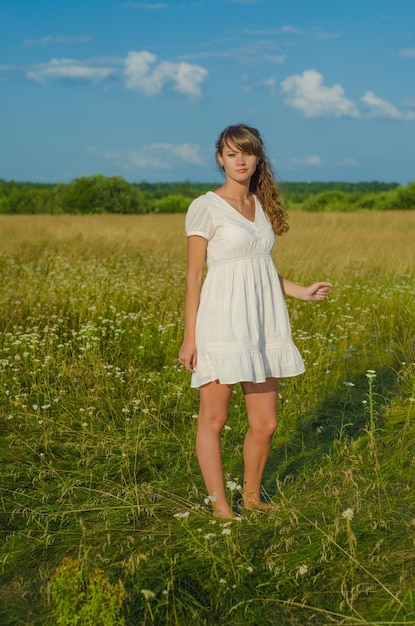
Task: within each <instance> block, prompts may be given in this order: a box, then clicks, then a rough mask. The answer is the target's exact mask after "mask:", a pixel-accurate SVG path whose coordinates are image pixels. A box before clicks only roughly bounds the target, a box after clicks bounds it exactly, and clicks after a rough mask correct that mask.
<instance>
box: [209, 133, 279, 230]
mask: <svg viewBox="0 0 415 626" xmlns="http://www.w3.org/2000/svg"><path fill="white" fill-rule="evenodd" d="M215 145H216V162H217V164H218V166H219V167H220V169H222V168H221V166H220V163H219V161H218V155H219V154H222V152H223V150H224V148H225V146H226V145H227V146H230V145H233V146H235V148H238V149H239V150H242V151H243V152H245V153H246V154H254V155H255V156H256V157H257V158H258V159H259V163H258V165H257V168H256V170H255V172H254V174H253V176H252V178H251V182H250V185H249V190H250V192H251V193H254V194H255V195H256V197H257V198H258V200H259V201H260V203H261V205H262V208H263V209H264V212H265V215H266V216H267V217H268V219H269V221H270V222H271V226H272V229H273V231H274V232H275V234H276V235H283V234H284V233H286V232H287V230H288V222H287V213H286V211H285V208H284V203H283V200H282V198H281V195H280V189H279V187H278V185H277V184H276V182H275V177H274V172H273V170H272V166H271V163H270V162H269V159H268V158H267V156H266V154H265V149H264V142H263V141H262V137H261V135H260V134H259V131H258V130H257V129H256V128H252V127H250V126H246V125H245V124H236V125H235V126H227V127H226V128H225V130H223V131H222V132H221V134H220V135H219V138H218V140H217V142H216V144H215Z"/></svg>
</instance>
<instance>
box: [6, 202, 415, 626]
mask: <svg viewBox="0 0 415 626" xmlns="http://www.w3.org/2000/svg"><path fill="white" fill-rule="evenodd" d="M183 219H184V218H183V216H180V215H179V216H176V215H169V216H161V215H160V216H153V215H152V216H137V217H132V216H131V217H115V216H99V217H98V216H83V217H68V216H59V217H57V216H55V217H53V216H49V217H44V216H38V217H13V216H0V245H1V249H2V253H1V255H0V276H1V282H0V332H1V338H0V402H1V421H0V453H1V493H0V498H1V500H0V502H1V507H0V521H1V546H0V563H1V588H0V623H1V624H42V625H43V624H47V623H50V624H62V625H66V624H91V625H92V624H94V626H95V625H99V624H103V625H106V626H109V625H112V624H114V625H115V624H134V625H136V624H160V625H162V624H163V625H164V624H178V625H182V624H183V625H185V624H188V623H189V622H191V621H193V622H194V623H195V624H226V625H228V624H236V625H239V624H241V625H242V624H248V625H252V626H253V625H255V626H257V625H259V624H261V625H262V624H271V625H285V624H289V625H291V624H293V625H298V626H304V624H308V623H313V624H319V625H320V624H329V623H336V624H415V571H414V568H413V554H414V543H415V505H414V498H413V493H414V489H415V467H414V454H413V450H414V447H415V428H414V424H413V416H414V402H415V371H414V370H415V365H414V362H415V357H414V341H413V334H414V333H413V329H414V327H415V308H414V269H413V268H414V261H415V248H414V246H413V241H414V230H415V215H413V214H412V213H408V212H406V213H401V214H399V213H393V214H387V213H382V214H373V213H370V214H363V213H361V214H339V215H335V214H317V215H315V214H299V213H295V214H293V215H292V219H291V230H290V232H289V233H288V235H286V236H285V237H283V238H282V239H281V240H279V241H278V245H277V247H276V250H275V258H276V262H277V266H278V269H279V271H280V272H281V273H283V274H285V275H287V276H288V277H290V278H292V279H294V280H299V281H304V282H306V281H313V280H315V279H318V278H321V279H325V278H329V279H330V280H331V281H332V282H333V284H334V288H333V292H332V295H331V296H330V299H329V300H328V301H327V302H325V303H321V304H314V305H310V304H304V303H301V302H298V301H289V302H288V305H289V310H290V315H291V320H292V326H293V334H294V336H295V340H296V342H297V344H298V346H299V348H300V350H301V352H302V353H303V355H304V357H305V359H306V364H307V372H306V374H305V375H303V376H301V377H299V378H295V379H292V380H286V381H283V382H282V384H281V387H280V406H279V421H280V426H279V429H278V432H277V434H276V436H275V438H274V443H273V448H272V452H271V455H270V459H269V463H268V465H267V469H266V473H265V477H264V496H265V497H266V498H268V499H270V500H271V501H272V502H273V503H274V504H275V511H274V512H272V513H268V512H266V513H261V514H259V513H254V512H242V517H243V519H242V521H241V522H231V523H229V522H222V521H220V520H215V519H212V517H211V514H210V510H209V507H208V506H207V505H206V504H205V501H204V500H205V495H206V494H205V493H204V488H203V482H202V479H201V476H200V473H199V471H198V468H197V463H196V459H195V454H194V445H193V440H194V432H195V426H196V413H197V407H198V401H197V393H195V392H194V391H192V390H190V388H189V380H188V377H187V375H186V374H185V373H184V372H183V371H182V370H181V369H180V368H179V367H178V364H177V352H178V348H179V345H180V342H181V336H182V300H183V289H184V275H185V241H184V236H183ZM245 429H246V419H245V414H244V406H243V398H242V396H241V392H240V390H239V388H236V389H235V392H234V397H233V401H232V403H231V410H230V418H229V421H228V425H227V427H226V429H225V430H224V433H223V452H224V462H225V471H226V475H227V480H228V488H229V494H230V497H231V498H232V500H233V502H234V506H235V510H238V509H237V506H238V501H239V496H240V494H239V488H238V485H239V484H240V482H241V480H242V471H243V468H242V462H241V457H242V454H241V451H242V442H243V435H244V432H245ZM88 620H89V621H88Z"/></svg>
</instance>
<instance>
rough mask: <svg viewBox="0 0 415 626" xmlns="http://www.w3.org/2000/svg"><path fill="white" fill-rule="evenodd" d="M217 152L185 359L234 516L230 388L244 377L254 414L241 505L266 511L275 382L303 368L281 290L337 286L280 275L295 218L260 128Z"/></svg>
mask: <svg viewBox="0 0 415 626" xmlns="http://www.w3.org/2000/svg"><path fill="white" fill-rule="evenodd" d="M216 158H217V162H218V164H219V166H220V167H221V168H222V170H223V172H224V174H225V183H224V184H223V185H222V187H220V188H219V189H217V190H216V191H214V192H213V191H209V192H207V193H206V194H205V195H203V196H200V197H199V198H196V200H194V201H193V202H192V203H191V205H190V207H189V210H188V213H187V216H186V234H187V242H188V261H187V277H186V296H185V330H184V340H183V344H182V346H181V349H180V353H179V361H180V363H181V364H182V365H184V367H185V368H186V370H188V371H189V372H191V373H192V383H191V385H192V387H195V388H199V390H200V391H199V393H200V407H199V417H198V427H197V435H196V452H197V457H198V461H199V465H200V468H201V471H202V474H203V478H204V481H205V485H206V489H207V491H208V495H209V499H210V500H211V502H212V505H213V510H214V514H215V515H216V516H218V517H222V518H229V519H232V518H233V517H234V514H233V512H232V509H231V506H230V504H229V501H228V500H227V497H226V491H225V484H224V474H223V466H222V456H221V447H220V435H221V431H222V429H223V427H224V425H225V422H226V419H227V416H228V408H229V403H230V400H231V395H232V389H233V386H234V385H235V383H238V382H239V383H240V384H241V386H242V390H243V393H244V397H245V403H246V409H247V416H248V431H247V434H246V437H245V441H244V447H243V456H244V480H243V505H244V507H246V508H251V509H262V508H267V507H269V505H267V504H266V503H263V502H261V499H260V489H261V481H262V475H263V472H264V468H265V464H266V461H267V458H268V454H269V450H270V446H271V439H272V436H273V433H274V431H275V429H276V427H277V416H276V409H277V397H278V379H279V378H282V377H287V376H296V375H297V374H301V373H302V372H304V363H303V360H302V358H301V356H300V354H299V352H298V350H297V348H296V346H295V345H294V343H293V340H292V338H291V330H290V323H289V318H288V314H287V309H286V305H285V300H284V295H288V296H294V297H296V298H299V299H301V300H306V301H318V300H324V299H325V298H326V296H327V294H328V292H329V290H330V287H331V284H330V283H327V282H317V283H314V284H312V285H310V286H308V287H303V286H301V285H298V284H296V283H293V282H291V281H289V280H287V279H285V278H283V277H282V276H279V275H278V274H277V271H276V269H275V266H274V264H273V261H272V258H271V253H272V248H273V246H274V241H275V235H282V234H283V233H284V232H286V231H287V229H288V225H287V221H286V214H285V211H284V210H283V208H282V205H281V200H280V197H279V192H278V187H277V186H276V184H275V182H274V176H273V172H272V168H271V165H270V163H269V161H268V159H267V157H266V155H265V152H264V146H263V142H262V139H261V136H260V134H259V132H258V131H257V130H256V129H255V128H251V127H249V126H246V125H243V124H238V125H236V126H228V127H227V128H225V130H224V131H223V132H222V133H221V134H220V136H219V139H218V141H217V142H216ZM205 261H207V266H208V272H207V275H206V278H205V280H204V282H203V270H204V263H205ZM202 283H203V287H202Z"/></svg>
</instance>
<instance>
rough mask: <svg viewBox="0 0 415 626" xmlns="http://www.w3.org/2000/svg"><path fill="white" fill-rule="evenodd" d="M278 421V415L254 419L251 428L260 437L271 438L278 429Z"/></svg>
mask: <svg viewBox="0 0 415 626" xmlns="http://www.w3.org/2000/svg"><path fill="white" fill-rule="evenodd" d="M277 426H278V421H277V417H276V415H270V416H268V417H264V418H262V419H252V420H250V422H249V428H250V430H251V432H252V433H253V435H254V436H255V437H256V438H258V439H269V438H270V437H272V436H273V434H274V433H275V431H276V430H277Z"/></svg>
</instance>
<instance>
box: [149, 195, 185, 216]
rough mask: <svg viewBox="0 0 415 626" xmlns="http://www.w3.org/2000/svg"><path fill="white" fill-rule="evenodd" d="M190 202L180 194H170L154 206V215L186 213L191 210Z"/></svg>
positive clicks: (157, 201)
mask: <svg viewBox="0 0 415 626" xmlns="http://www.w3.org/2000/svg"><path fill="white" fill-rule="evenodd" d="M189 204H190V200H189V198H185V197H184V196H181V195H179V194H170V195H168V196H165V197H164V198H160V200H156V201H155V202H154V205H153V207H154V208H153V211H154V213H185V212H186V211H187V209H188V208H189Z"/></svg>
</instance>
